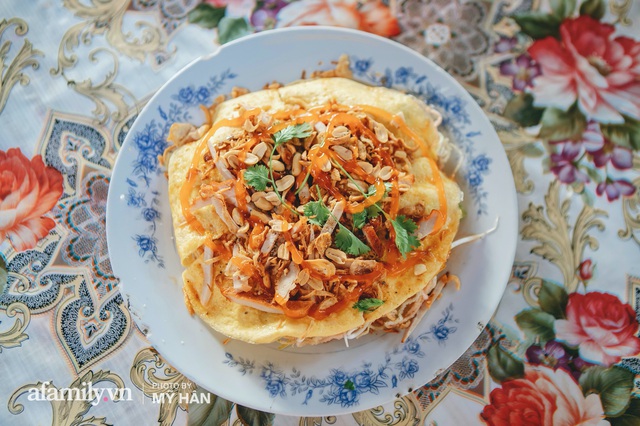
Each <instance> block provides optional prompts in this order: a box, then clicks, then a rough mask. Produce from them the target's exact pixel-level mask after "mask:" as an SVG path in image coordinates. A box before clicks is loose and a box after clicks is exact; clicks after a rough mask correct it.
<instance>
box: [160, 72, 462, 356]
mask: <svg viewBox="0 0 640 426" xmlns="http://www.w3.org/2000/svg"><path fill="white" fill-rule="evenodd" d="M438 121H439V120H438V115H437V113H434V111H433V110H431V109H430V108H429V107H427V106H426V105H424V104H423V103H422V102H421V101H420V100H418V99H416V98H415V97H413V96H410V95H407V94H404V93H401V92H399V91H395V90H392V89H387V88H383V87H370V86H366V85H364V84H361V83H358V82H355V81H353V80H350V79H347V78H338V77H334V78H318V79H313V80H305V81H301V82H297V83H293V84H290V85H286V86H274V87H272V88H269V89H265V90H262V91H258V92H253V93H246V94H242V95H241V96H238V97H235V98H232V99H228V100H225V101H224V102H222V103H220V104H218V105H216V106H215V108H213V109H212V112H211V117H210V120H209V123H208V124H205V125H203V126H201V127H195V126H193V125H190V124H185V123H181V124H174V125H173V127H172V128H171V131H170V135H169V141H170V142H172V143H173V144H174V145H173V147H172V152H171V154H170V158H169V161H168V180H169V197H170V205H171V211H172V217H173V225H174V234H175V241H176V246H177V249H178V254H179V256H180V260H181V262H182V265H183V266H184V267H185V271H184V273H183V281H184V287H183V289H184V294H185V302H186V304H187V306H188V307H189V309H191V310H193V311H194V312H195V313H196V314H198V315H199V316H200V317H201V318H202V320H203V321H205V322H206V323H207V324H209V325H210V326H211V327H212V328H213V329H215V330H217V331H218V332H220V333H222V334H224V335H226V336H229V337H231V338H234V339H239V340H243V341H246V342H251V343H269V342H274V341H279V342H283V343H286V344H317V343H322V342H325V341H329V340H332V339H336V338H345V339H349V338H355V337H358V336H361V335H364V334H366V333H368V332H370V331H377V330H385V331H396V330H397V331H399V330H405V331H407V330H409V329H411V326H412V324H414V325H415V322H416V321H418V320H419V318H420V317H421V316H422V315H423V314H424V312H425V311H426V310H427V309H428V308H429V306H430V305H431V303H432V302H433V300H434V299H435V298H437V297H438V295H439V294H440V291H441V290H442V287H443V286H444V285H445V284H446V282H447V276H446V275H444V276H440V277H439V273H440V272H442V271H443V270H444V268H445V266H446V261H447V258H448V256H449V253H450V250H451V243H452V241H453V238H454V236H455V234H456V232H457V229H458V225H459V222H460V219H461V209H460V207H459V204H460V201H461V199H462V192H461V190H460V188H459V187H458V185H457V184H456V183H455V182H454V181H453V180H452V179H450V178H449V177H447V176H446V175H445V174H444V173H443V172H442V171H441V170H440V168H439V166H438V157H437V152H438V149H439V148H440V144H442V143H443V137H442V136H441V135H440V134H439V132H438V131H437V125H438Z"/></svg>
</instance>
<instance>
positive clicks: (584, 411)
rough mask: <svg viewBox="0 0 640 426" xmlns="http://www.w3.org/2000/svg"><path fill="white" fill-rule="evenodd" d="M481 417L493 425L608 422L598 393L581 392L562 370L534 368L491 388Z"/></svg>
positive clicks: (591, 423) (522, 425)
mask: <svg viewBox="0 0 640 426" xmlns="http://www.w3.org/2000/svg"><path fill="white" fill-rule="evenodd" d="M489 399H490V404H489V405H487V406H485V407H484V410H482V413H481V414H480V416H481V417H482V419H483V420H484V421H485V422H486V423H487V424H489V425H492V426H494V425H495V426H556V425H567V426H569V425H578V424H579V425H583V426H587V425H594V426H595V425H608V424H609V423H608V422H607V421H606V420H604V410H603V408H602V403H601V402H600V398H599V397H598V395H596V394H591V395H588V396H587V397H586V398H585V397H584V395H583V394H582V390H581V389H580V386H578V384H577V383H576V381H575V380H574V379H573V377H571V375H570V374H569V373H567V372H566V371H564V370H562V369H558V370H555V371H554V370H553V369H551V368H549V367H543V366H538V367H535V368H533V367H531V366H527V367H526V369H525V376H524V378H522V379H515V380H509V381H506V382H504V383H503V384H502V387H500V388H497V389H494V390H493V391H491V395H490V396H489Z"/></svg>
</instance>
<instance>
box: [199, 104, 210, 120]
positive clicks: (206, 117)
mask: <svg viewBox="0 0 640 426" xmlns="http://www.w3.org/2000/svg"><path fill="white" fill-rule="evenodd" d="M200 110H201V111H202V113H203V114H204V122H205V123H207V124H208V125H211V111H209V108H207V107H206V106H204V105H200Z"/></svg>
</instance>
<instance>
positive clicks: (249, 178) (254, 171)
mask: <svg viewBox="0 0 640 426" xmlns="http://www.w3.org/2000/svg"><path fill="white" fill-rule="evenodd" d="M243 176H244V181H245V182H246V184H247V185H248V186H251V187H253V188H254V189H255V190H257V191H264V190H265V189H267V184H268V183H270V182H271V179H269V169H267V167H266V166H264V165H262V164H256V165H255V166H251V167H249V168H248V169H247V170H245V171H244V174H243Z"/></svg>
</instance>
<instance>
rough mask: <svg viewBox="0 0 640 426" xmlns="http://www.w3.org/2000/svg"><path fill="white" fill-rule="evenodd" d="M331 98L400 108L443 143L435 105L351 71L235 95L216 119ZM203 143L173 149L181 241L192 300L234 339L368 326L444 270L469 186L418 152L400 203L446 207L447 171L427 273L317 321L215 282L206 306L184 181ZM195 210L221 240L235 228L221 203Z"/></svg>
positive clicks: (394, 280) (415, 126)
mask: <svg viewBox="0 0 640 426" xmlns="http://www.w3.org/2000/svg"><path fill="white" fill-rule="evenodd" d="M330 101H334V102H337V103H340V104H345V105H356V104H361V105H371V106H375V107H378V108H382V109H384V110H386V111H388V112H390V113H392V114H401V115H402V116H403V117H404V119H405V121H406V123H407V125H408V127H409V128H411V129H412V130H413V131H414V132H416V133H417V134H418V135H419V136H420V137H421V138H422V139H423V140H424V141H426V142H427V143H428V144H429V145H430V147H431V148H432V150H433V151H434V152H435V151H436V149H437V146H436V145H437V143H438V138H439V136H438V133H437V129H436V128H435V126H433V125H432V120H431V115H430V113H429V110H428V109H427V108H425V106H424V104H422V102H420V101H419V100H417V99H416V98H414V97H412V96H410V95H407V94H404V93H401V92H398V91H395V90H391V89H387V88H383V87H370V86H366V85H363V84H360V83H357V82H355V81H352V80H349V79H344V78H321V79H316V80H308V81H302V82H299V83H294V84H291V85H288V86H284V87H281V88H278V89H270V90H263V91H259V92H254V93H249V94H246V95H243V96H240V97H237V98H234V99H230V100H228V101H225V102H223V103H222V104H220V105H219V106H218V108H217V109H216V113H215V116H214V117H213V121H214V122H216V121H218V120H220V119H223V118H233V117H235V116H236V115H237V111H236V108H237V106H238V105H242V106H244V107H245V108H252V107H261V108H264V109H268V110H269V111H271V112H274V111H278V110H282V109H286V108H289V107H292V106H295V105H302V106H305V107H307V106H309V107H310V106H315V105H322V104H326V103H327V102H330ZM383 124H384V125H385V126H387V129H389V130H390V131H392V132H394V133H395V134H396V136H398V137H403V135H402V133H401V132H398V131H397V128H396V127H394V126H393V125H391V124H390V123H385V122H383ZM234 131H239V130H238V129H230V128H224V127H223V128H221V129H219V130H218V131H217V132H216V133H215V134H214V136H213V137H214V138H215V140H222V139H224V138H226V137H228V136H229V134H230V133H231V132H234ZM198 144H199V141H196V142H194V143H189V144H186V145H183V146H181V147H179V148H178V149H176V151H175V152H174V153H173V154H172V156H171V158H170V162H169V165H168V177H169V198H170V204H171V212H172V217H173V226H174V232H175V241H176V247H177V250H178V254H179V256H180V260H181V262H182V264H183V266H185V268H186V269H185V271H184V273H183V280H184V295H185V302H186V303H187V306H190V307H191V308H192V309H193V311H194V312H195V313H196V314H198V315H199V316H200V318H201V319H202V320H203V321H204V322H206V323H207V324H208V325H209V326H211V327H212V328H213V329H214V330H216V331H218V332H220V333H222V334H224V335H226V336H229V337H231V338H233V339H239V340H242V341H245V342H250V343H270V342H274V341H281V342H288V343H291V342H293V341H297V342H298V343H300V342H302V341H303V340H305V339H306V341H307V343H311V344H313V343H319V342H322V341H325V340H327V338H336V337H340V336H342V335H344V333H347V332H349V331H352V330H356V329H359V328H362V327H367V326H368V324H371V323H372V322H374V321H375V320H377V319H379V318H381V317H384V316H386V315H391V316H393V311H394V310H396V309H398V307H400V306H401V305H403V303H404V302H405V301H407V300H408V299H410V298H412V297H413V296H415V295H417V294H418V293H419V292H421V291H422V290H423V289H424V288H425V287H426V286H427V285H428V284H429V283H432V282H433V278H434V277H435V276H436V275H437V274H438V273H439V272H440V271H442V270H443V269H444V267H445V264H446V260H447V258H448V256H449V252H450V249H451V243H452V241H453V239H454V236H455V234H456V232H457V230H458V225H459V222H460V219H461V210H460V208H459V203H460V201H461V199H462V192H461V190H460V188H459V187H458V185H457V184H456V183H455V182H454V181H452V180H451V179H449V178H448V177H447V176H445V175H444V174H442V172H440V171H439V170H432V169H431V167H430V163H429V161H428V160H427V159H425V158H414V159H413V160H412V170H410V173H412V174H414V175H415V183H414V184H413V185H412V187H411V188H410V189H409V191H407V192H406V193H404V194H402V195H401V196H400V210H402V209H404V208H411V207H412V206H415V205H416V204H418V203H421V204H423V205H424V207H425V211H426V212H429V211H431V210H432V209H437V208H438V207H439V204H438V195H437V190H436V188H435V187H434V186H433V185H432V184H431V183H430V182H431V180H432V179H431V176H432V173H440V175H441V177H442V180H443V183H444V188H445V194H446V198H447V205H448V208H447V219H446V222H445V225H444V226H443V228H442V229H441V230H440V231H439V232H437V233H435V234H434V235H430V236H427V237H425V238H424V239H423V240H422V241H421V247H420V248H419V249H418V250H425V251H426V250H428V253H429V254H428V255H426V256H425V258H424V259H423V263H424V265H426V268H427V270H426V272H425V273H423V274H421V275H419V276H415V275H414V270H413V268H409V269H408V270H407V271H405V272H404V273H403V274H401V275H397V276H393V277H386V278H385V279H384V280H385V282H386V284H385V285H380V288H381V291H382V295H381V297H380V298H381V299H383V300H384V301H385V303H384V304H383V305H382V306H380V307H379V308H377V309H376V310H374V311H372V312H366V313H363V312H359V311H358V310H356V309H351V308H346V309H343V310H342V311H340V312H336V313H333V314H331V315H329V316H328V317H327V318H325V319H323V320H314V319H313V318H310V317H306V318H301V319H293V318H289V317H286V316H285V315H282V314H273V313H267V312H263V311H260V310H257V309H254V308H250V307H246V306H243V305H240V304H237V303H234V302H232V301H230V300H228V299H227V298H226V297H224V296H223V295H222V293H221V292H220V289H219V288H218V287H217V286H215V285H214V286H213V295H212V297H211V298H210V299H209V300H208V302H207V304H206V306H203V305H202V303H201V302H200V297H199V294H200V291H201V289H202V286H203V279H204V277H203V271H202V262H203V248H202V245H203V244H204V241H205V238H206V237H205V236H203V235H200V234H199V233H198V232H196V231H194V230H193V229H192V228H191V227H190V226H189V225H188V224H186V222H185V219H184V217H183V215H182V210H181V204H180V188H181V187H182V185H183V184H184V183H185V181H186V173H187V170H188V169H189V166H190V164H191V161H192V159H193V155H194V152H195V149H196V146H197V145H198ZM419 153H420V150H418V151H416V156H417V155H419ZM220 180H222V179H220ZM198 187H199V184H198V182H196V185H195V187H194V190H193V194H192V196H194V197H195V196H196V194H197V190H198ZM194 214H195V216H196V217H197V218H198V220H199V221H200V222H201V223H202V224H203V226H204V228H205V229H206V230H207V231H208V233H209V234H210V235H211V237H212V238H213V239H217V238H220V237H221V236H223V235H224V234H225V233H227V232H228V230H227V227H226V225H225V224H224V222H222V220H221V219H220V218H219V217H218V215H217V214H216V212H215V210H214V209H213V207H211V206H205V207H203V208H200V209H199V210H196V211H195V212H194ZM221 263H222V262H218V263H217V264H215V265H214V268H215V269H217V270H214V276H215V275H216V274H222V270H223V269H224V267H225V265H223V264H221ZM222 277H224V275H222ZM224 279H225V281H224V283H223V284H222V285H223V286H230V287H232V282H231V279H226V278H224ZM432 287H433V286H432ZM425 297H426V296H425Z"/></svg>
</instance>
